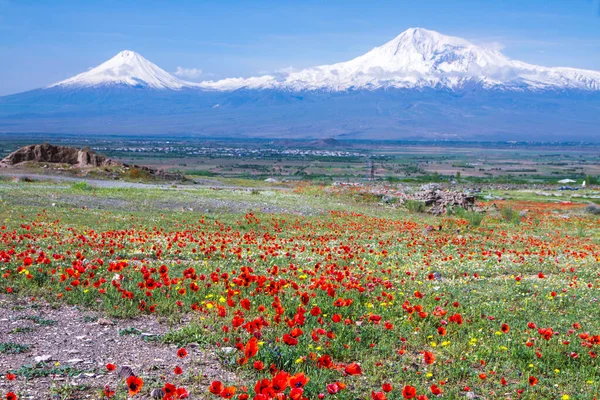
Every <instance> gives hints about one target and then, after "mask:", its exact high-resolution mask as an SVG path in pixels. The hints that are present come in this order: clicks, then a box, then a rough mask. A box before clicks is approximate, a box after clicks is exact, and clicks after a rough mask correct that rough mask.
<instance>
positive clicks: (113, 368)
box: [106, 364, 117, 371]
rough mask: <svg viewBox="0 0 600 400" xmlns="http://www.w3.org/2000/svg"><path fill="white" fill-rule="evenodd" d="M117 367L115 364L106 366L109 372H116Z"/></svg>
mask: <svg viewBox="0 0 600 400" xmlns="http://www.w3.org/2000/svg"><path fill="white" fill-rule="evenodd" d="M115 368H117V366H116V365H115V364H106V369H107V370H108V371H114V370H115Z"/></svg>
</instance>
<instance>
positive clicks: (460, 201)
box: [412, 189, 475, 215]
mask: <svg viewBox="0 0 600 400" xmlns="http://www.w3.org/2000/svg"><path fill="white" fill-rule="evenodd" d="M412 197H413V199H414V200H417V201H422V202H424V203H425V206H428V207H429V209H428V210H427V212H429V213H432V214H435V215H440V214H443V213H444V212H446V210H447V209H448V207H461V208H464V209H465V210H472V209H473V207H474V206H475V196H472V195H469V194H466V193H463V192H453V191H444V190H439V189H429V190H422V191H420V192H417V193H415V194H414V195H413V196H412Z"/></svg>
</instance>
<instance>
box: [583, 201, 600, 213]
mask: <svg viewBox="0 0 600 400" xmlns="http://www.w3.org/2000/svg"><path fill="white" fill-rule="evenodd" d="M585 212H586V213H588V214H593V215H600V207H599V206H597V205H596V204H590V205H589V206H587V207H586V208H585Z"/></svg>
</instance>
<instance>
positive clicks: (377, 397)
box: [371, 392, 387, 400]
mask: <svg viewBox="0 0 600 400" xmlns="http://www.w3.org/2000/svg"><path fill="white" fill-rule="evenodd" d="M371 398H372V399H373V400H387V397H386V396H385V393H383V392H371Z"/></svg>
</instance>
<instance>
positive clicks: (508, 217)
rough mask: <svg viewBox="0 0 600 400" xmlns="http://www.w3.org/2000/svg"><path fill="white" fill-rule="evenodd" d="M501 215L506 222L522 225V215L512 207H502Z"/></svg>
mask: <svg viewBox="0 0 600 400" xmlns="http://www.w3.org/2000/svg"><path fill="white" fill-rule="evenodd" d="M500 214H501V215H502V219H504V220H505V221H506V222H510V223H513V224H515V225H519V224H520V223H521V215H520V214H519V213H518V212H516V211H515V210H514V209H513V208H512V207H502V208H501V209H500Z"/></svg>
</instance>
